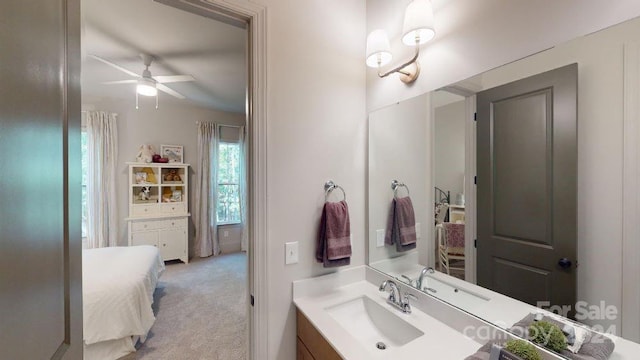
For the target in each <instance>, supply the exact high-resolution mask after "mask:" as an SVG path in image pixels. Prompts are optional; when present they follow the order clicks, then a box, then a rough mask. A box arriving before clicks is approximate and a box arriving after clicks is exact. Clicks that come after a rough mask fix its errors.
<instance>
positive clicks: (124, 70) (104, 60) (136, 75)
mask: <svg viewBox="0 0 640 360" xmlns="http://www.w3.org/2000/svg"><path fill="white" fill-rule="evenodd" d="M87 56H89V57H91V58H93V59H96V60H98V61H100V62H103V63H105V64H107V65H109V66H111V67H112V68H115V69H118V70H120V71H122V72H123V73H125V74H129V75H131V76H134V77H140V75H139V74H136V73H134V72H133V71H130V70H127V69H125V68H123V67H122V66H120V65H117V64H114V63H112V62H111V61H109V60H107V59H103V58H101V57H100V56H97V55H93V54H88V55H87Z"/></svg>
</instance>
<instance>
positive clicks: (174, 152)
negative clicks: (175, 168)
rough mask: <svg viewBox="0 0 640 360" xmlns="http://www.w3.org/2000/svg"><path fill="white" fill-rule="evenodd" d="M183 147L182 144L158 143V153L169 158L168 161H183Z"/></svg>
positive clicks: (178, 162)
mask: <svg viewBox="0 0 640 360" xmlns="http://www.w3.org/2000/svg"><path fill="white" fill-rule="evenodd" d="M183 151H184V147H183V146H182V145H160V155H162V157H164V158H167V159H169V163H174V164H182V163H184V153H183Z"/></svg>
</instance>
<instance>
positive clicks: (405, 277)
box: [400, 274, 413, 286]
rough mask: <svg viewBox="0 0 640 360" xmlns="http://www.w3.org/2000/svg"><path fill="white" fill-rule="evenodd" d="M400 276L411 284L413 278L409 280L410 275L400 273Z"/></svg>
mask: <svg viewBox="0 0 640 360" xmlns="http://www.w3.org/2000/svg"><path fill="white" fill-rule="evenodd" d="M400 276H401V277H402V278H404V279H405V280H407V281H408V282H409V285H411V286H413V280H411V278H410V277H408V276H407V275H404V274H402V275H400Z"/></svg>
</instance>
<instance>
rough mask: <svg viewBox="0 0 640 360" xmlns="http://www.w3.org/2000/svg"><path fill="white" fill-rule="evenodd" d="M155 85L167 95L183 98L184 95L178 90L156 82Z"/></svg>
mask: <svg viewBox="0 0 640 360" xmlns="http://www.w3.org/2000/svg"><path fill="white" fill-rule="evenodd" d="M156 87H157V88H158V90H160V91H164V92H166V93H167V94H169V95H172V96H175V97H177V98H178V99H185V97H184V95H182V94H180V93H179V92H177V91H175V90H173V89H171V88H169V87H167V86H166V85H162V84H156Z"/></svg>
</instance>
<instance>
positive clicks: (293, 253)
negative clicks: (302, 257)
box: [284, 241, 298, 265]
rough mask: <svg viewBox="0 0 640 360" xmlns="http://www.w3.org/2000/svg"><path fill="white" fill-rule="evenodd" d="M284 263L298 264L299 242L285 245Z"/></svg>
mask: <svg viewBox="0 0 640 360" xmlns="http://www.w3.org/2000/svg"><path fill="white" fill-rule="evenodd" d="M284 251H285V256H284V263H285V264H286V265H289V264H297V263H298V242H297V241H294V242H288V243H285V244H284Z"/></svg>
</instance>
